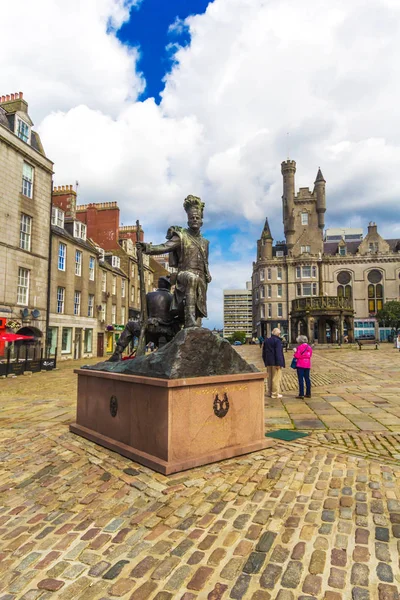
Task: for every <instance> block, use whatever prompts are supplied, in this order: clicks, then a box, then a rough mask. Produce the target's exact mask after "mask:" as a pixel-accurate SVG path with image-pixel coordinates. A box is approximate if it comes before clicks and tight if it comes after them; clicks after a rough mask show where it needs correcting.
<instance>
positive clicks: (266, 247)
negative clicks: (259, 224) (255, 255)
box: [259, 218, 273, 260]
mask: <svg viewBox="0 0 400 600" xmlns="http://www.w3.org/2000/svg"><path fill="white" fill-rule="evenodd" d="M272 242H273V238H272V235H271V230H270V228H269V223H268V218H267V219H265V224H264V229H263V230H262V234H261V239H260V252H259V256H261V259H262V260H268V259H270V258H272Z"/></svg>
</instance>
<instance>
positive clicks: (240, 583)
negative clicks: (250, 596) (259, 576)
mask: <svg viewBox="0 0 400 600" xmlns="http://www.w3.org/2000/svg"><path fill="white" fill-rule="evenodd" d="M250 580H251V578H250V575H246V574H245V573H242V574H241V575H240V576H239V577H238V579H237V580H236V582H235V585H234V586H233V588H232V591H231V593H230V595H229V597H230V598H233V599H234V600H241V599H242V598H244V596H245V594H246V592H247V589H248V587H249V584H250Z"/></svg>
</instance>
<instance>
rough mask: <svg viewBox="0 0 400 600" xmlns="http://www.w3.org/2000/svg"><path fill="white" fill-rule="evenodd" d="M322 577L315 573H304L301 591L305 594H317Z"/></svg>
mask: <svg viewBox="0 0 400 600" xmlns="http://www.w3.org/2000/svg"><path fill="white" fill-rule="evenodd" d="M321 585H322V579H321V577H318V576H317V575H306V578H305V579H304V583H303V587H302V591H303V592H305V593H306V594H314V595H318V594H319V592H320V591H321Z"/></svg>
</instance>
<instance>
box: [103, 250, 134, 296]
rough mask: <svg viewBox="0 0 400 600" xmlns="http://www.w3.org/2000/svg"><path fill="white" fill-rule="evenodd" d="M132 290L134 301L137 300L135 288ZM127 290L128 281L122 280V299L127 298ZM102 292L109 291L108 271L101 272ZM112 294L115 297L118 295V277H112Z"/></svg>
mask: <svg viewBox="0 0 400 600" xmlns="http://www.w3.org/2000/svg"><path fill="white" fill-rule="evenodd" d="M113 258H114V257H113ZM132 289H133V298H131V299H132V300H134V299H135V288H134V287H133V286H132ZM125 290H126V281H125V279H121V298H125ZM101 291H102V292H106V291H107V272H106V271H102V272H101ZM111 293H112V295H113V296H115V294H116V293H117V277H116V275H112V283H111ZM131 296H132V294H131Z"/></svg>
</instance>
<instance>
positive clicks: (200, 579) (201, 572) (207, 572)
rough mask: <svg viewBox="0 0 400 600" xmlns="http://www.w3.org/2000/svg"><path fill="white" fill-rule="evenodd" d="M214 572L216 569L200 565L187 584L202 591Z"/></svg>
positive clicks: (191, 588)
mask: <svg viewBox="0 0 400 600" xmlns="http://www.w3.org/2000/svg"><path fill="white" fill-rule="evenodd" d="M213 572H214V569H211V568H210V567H200V568H199V569H198V570H197V571H196V573H195V574H194V575H193V577H192V579H191V580H190V581H189V583H188V584H187V588H188V589H189V590H197V591H200V590H201V589H202V588H203V587H204V584H205V583H206V581H207V579H209V577H211V575H212V573H213Z"/></svg>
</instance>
